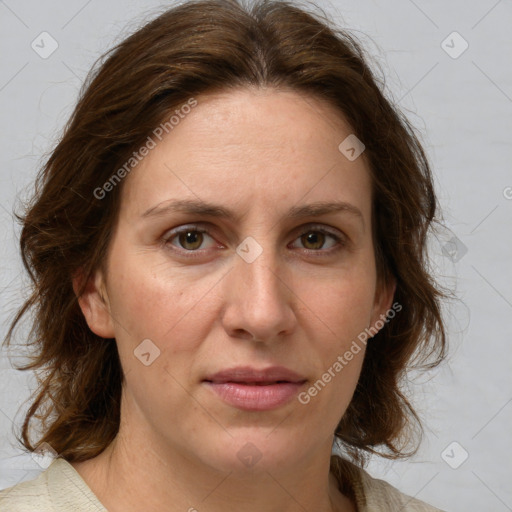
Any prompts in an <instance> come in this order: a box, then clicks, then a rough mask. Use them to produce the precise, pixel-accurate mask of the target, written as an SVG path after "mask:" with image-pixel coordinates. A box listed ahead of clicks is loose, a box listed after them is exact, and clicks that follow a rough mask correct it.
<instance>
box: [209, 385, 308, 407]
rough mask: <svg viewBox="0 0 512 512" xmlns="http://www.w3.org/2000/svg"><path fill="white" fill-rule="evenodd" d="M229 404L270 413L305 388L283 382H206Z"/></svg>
mask: <svg viewBox="0 0 512 512" xmlns="http://www.w3.org/2000/svg"><path fill="white" fill-rule="evenodd" d="M205 383H206V384H207V385H208V386H209V387H210V388H211V389H212V390H213V391H215V393H217V395H219V396H220V397H221V398H222V399H223V400H224V401H225V402H227V403H228V404H230V405H232V406H234V407H237V408H238V409H244V410H246V411H268V410H270V409H276V408H277V407H280V406H282V405H284V404H286V403H287V402H289V401H290V400H291V399H292V398H293V397H294V396H295V395H296V394H297V393H298V391H299V389H300V388H301V387H302V386H303V384H304V383H302V382H296V383H295V382H283V383H279V384H277V383H276V384H268V385H264V386H256V385H250V384H240V383H238V382H225V383H222V384H221V383H214V382H205Z"/></svg>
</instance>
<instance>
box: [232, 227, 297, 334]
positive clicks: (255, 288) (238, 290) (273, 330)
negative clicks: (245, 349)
mask: <svg viewBox="0 0 512 512" xmlns="http://www.w3.org/2000/svg"><path fill="white" fill-rule="evenodd" d="M260 240H261V243H260V242H259V241H256V240H255V239H252V240H251V239H249V240H247V239H246V240H244V241H243V242H242V243H241V244H240V246H239V247H238V248H237V255H236V258H235V263H234V268H233V269H232V271H231V272H230V273H229V276H228V283H227V285H228V287H229V289H230V290H229V292H228V294H227V295H226V297H227V298H228V303H227V304H226V306H227V309H226V315H225V318H224V321H225V323H226V325H225V327H226V328H227V329H228V330H229V331H231V332H235V331H236V332H240V331H245V332H246V333H249V334H251V335H252V337H253V338H257V339H258V340H262V341H263V340H270V339H272V338H274V337H275V336H277V335H278V334H279V333H282V332H283V331H290V329H291V327H292V325H293V321H294V320H293V319H294V314H293V311H292V305H291V302H290V299H291V296H290V291H289V289H288V287H287V286H286V285H285V283H284V282H283V281H284V279H283V278H284V276H280V275H279V274H280V272H281V271H282V270H281V269H282V268H283V267H282V265H281V262H280V256H279V253H278V250H277V248H276V247H275V243H274V242H273V241H272V236H266V237H260Z"/></svg>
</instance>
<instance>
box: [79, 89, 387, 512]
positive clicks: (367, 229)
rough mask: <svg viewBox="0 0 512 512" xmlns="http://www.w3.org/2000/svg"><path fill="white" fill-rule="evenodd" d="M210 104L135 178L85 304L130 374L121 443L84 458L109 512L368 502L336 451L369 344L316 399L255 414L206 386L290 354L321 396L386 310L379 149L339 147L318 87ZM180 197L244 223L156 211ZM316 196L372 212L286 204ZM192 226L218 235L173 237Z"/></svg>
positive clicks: (349, 507) (284, 511)
mask: <svg viewBox="0 0 512 512" xmlns="http://www.w3.org/2000/svg"><path fill="white" fill-rule="evenodd" d="M196 99H197V101H198V105H197V106H196V107H195V108H194V109H192V111H191V112H190V113H189V114H188V115H187V116H186V117H185V118H184V119H182V120H181V121H180V123H179V124H178V125H177V126H175V128H174V129H173V130H172V132H170V133H169V134H168V135H167V136H166V137H165V138H164V139H163V140H162V142H159V143H158V145H157V147H156V148H155V149H153V150H152V151H151V152H150V153H149V155H148V156H147V157H146V158H145V159H144V160H143V161H142V162H141V163H140V164H139V165H138V166H137V168H136V169H135V170H133V171H132V173H131V174H130V175H129V176H128V177H127V178H126V181H125V183H124V188H123V191H122V202H121V207H120V212H119V218H118V222H117V225H116V229H115V232H114V233H113V237H112V240H111V244H110V247H109V252H108V258H107V262H106V263H107V264H106V269H107V270H106V272H105V273H102V272H101V271H98V272H97V273H96V274H95V275H94V277H93V278H92V279H91V280H90V281H89V283H88V285H87V290H86V293H85V294H84V295H83V296H82V297H81V298H80V305H81V308H82V311H83V313H84V315H85V318H86V320H87V322H88V325H89V327H90V328H91V330H92V331H94V332H95V333H96V334H98V335H100V336H103V337H107V338H111V337H112V338H115V339H116V343H117V346H118V350H119V354H120V358H121V363H122V367H123V370H124V372H125V376H126V381H125V383H124V388H123V396H122V404H121V426H120V430H119V434H118V436H117V437H116V439H115V441H114V442H113V443H112V444H111V445H110V446H109V447H108V448H107V449H106V450H105V451H104V452H103V453H102V454H101V455H99V456H97V457H96V458H94V459H90V460H88V461H85V462H81V463H73V466H74V467H75V469H76V470H77V471H78V473H79V474H80V475H81V476H82V478H83V479H84V480H85V482H86V483H87V484H88V485H89V487H90V488H91V489H92V490H93V492H94V493H95V494H96V495H97V496H98V498H99V499H100V500H101V501H102V503H103V504H104V505H105V507H106V508H107V509H108V510H109V512H118V511H123V512H126V511H128V512H130V511H139V510H145V511H150V512H151V511H155V512H156V511H169V512H174V511H187V510H189V511H190V512H192V510H194V509H196V510H198V511H199V512H201V511H208V512H220V511H223V512H225V511H226V510H237V511H244V512H253V511H254V512H256V511H257V512H261V510H265V511H272V512H274V511H275V512H278V511H279V512H295V511H299V510H300V511H304V510H308V511H312V510H315V511H320V512H327V511H334V510H336V511H338V512H348V511H354V510H355V506H354V504H353V503H351V502H350V500H349V499H348V498H347V497H346V496H344V495H343V494H342V493H341V492H340V491H339V490H338V487H337V484H336V482H335V480H334V477H333V476H332V474H330V473H329V461H330V454H331V447H332V442H333V439H334V437H333V433H334V430H335V428H336V426H337V424H338V422H339V420H340V419H341V417H342V416H343V414H344V412H345V410H346V408H347V406H348V404H349V402H350V399H351V397H352V395H353V392H354V389H355V386H356V384H357V380H358V377H359V374H360V371H361V365H362V361H363V355H364V349H363V350H361V351H360V352H359V353H358V354H356V355H355V356H354V358H353V359H352V361H350V363H349V364H348V365H347V366H345V367H344V368H343V370H342V371H341V372H339V374H337V375H336V377H335V378H333V379H332V381H331V382H330V383H329V384H327V385H326V386H325V388H324V389H323V390H322V391H321V392H320V393H318V395H317V396H316V397H314V398H312V399H311V401H310V402H309V403H308V404H307V405H303V404H301V403H300V402H299V401H298V400H297V399H292V400H291V401H290V402H289V403H287V404H285V405H284V406H281V407H279V408H277V409H274V410H271V411H262V412H254V411H242V410H239V409H238V408H235V407H233V406H231V405H228V404H226V403H225V402H223V401H222V400H221V399H220V398H219V397H218V396H217V395H216V394H214V393H213V392H212V391H211V390H210V389H209V388H208V387H207V386H206V385H205V384H204V383H203V382H202V381H203V379H204V378H205V377H206V376H207V375H208V374H211V373H212V372H216V371H219V370H221V369H226V368H229V367H233V366H236V365H248V366H253V367H257V368H266V367H269V366H272V365H282V366H285V367H287V368H290V369H292V370H294V371H296V372H297V373H299V374H301V375H303V376H305V378H307V380H308V382H307V383H306V384H305V385H304V387H303V390H307V389H308V388H309V387H310V386H311V384H312V383H314V382H315V381H317V380H318V379H319V378H320V376H321V375H322V374H323V373H324V372H325V371H326V370H327V369H328V368H329V367H331V366H332V364H333V362H334V361H335V360H336V358H337V357H338V356H340V355H343V354H344V353H345V352H346V350H348V348H349V347H350V344H351V343H352V341H353V340H354V339H356V338H357V335H358V334H359V333H360V332H362V331H363V330H364V329H365V328H367V327H369V326H371V325H373V324H374V323H375V321H376V320H378V319H379V317H380V315H381V314H384V313H385V312H386V311H387V310H388V309H389V307H390V305H391V302H392V297H393V293H394V285H389V286H387V287H386V288H384V287H378V286H377V275H376V267H375V259H374V247H373V245H372V236H371V182H370V175H369V172H368V168H367V163H366V161H365V158H364V153H363V155H362V156H360V157H359V158H357V159H356V160H355V161H353V162H351V161H349V160H348V159H347V158H345V156H344V155H343V154H342V153H341V152H340V151H339V150H338V145H339V144H340V142H341V141H343V140H344V139H345V138H346V137H347V136H348V135H349V134H351V133H352V130H351V128H350V126H349V125H348V124H347V123H346V122H345V121H344V120H343V118H342V117H341V116H340V115H339V113H337V112H335V111H333V109H332V107H331V106H330V105H328V104H327V103H324V102H323V100H321V99H316V98H314V97H312V96H304V95H302V94H301V93H298V92H294V91H289V90H280V91H278V90H275V89H254V88H241V89H237V90H234V91H230V92H224V93H216V94H209V95H203V96H200V97H198V98H196ZM177 199H192V200H197V199H201V200H202V201H205V202H212V203H218V204H221V205H222V206H224V207H226V208H229V209H232V210H233V211H234V213H235V214H236V215H237V216H238V219H236V220H230V219H225V218H216V217H209V216H206V215H192V214H183V213H176V212H167V213H163V214H161V215H158V216H147V217H142V214H143V213H144V212H146V211H147V210H148V209H151V208H153V207H155V206H157V205H160V206H165V205H166V204H169V202H170V201H172V200H177ZM319 201H344V202H346V203H349V204H350V205H352V206H353V207H354V208H357V209H358V210H359V211H360V216H359V215H356V214H353V213H350V212H348V211H341V212H335V213H329V214H326V215H322V216H308V217H305V218H300V219H294V218H290V217H289V216H288V215H287V212H288V210H289V209H290V208H291V207H294V206H299V205H305V204H311V203H314V202H319ZM191 223H194V224H196V225H197V226H198V227H201V228H204V229H207V230H208V234H204V235H200V234H197V235H196V236H197V237H198V241H197V243H195V242H193V241H192V242H190V241H189V242H188V243H187V239H186V238H185V237H181V238H179V237H177V236H175V237H174V238H172V235H173V234H174V232H173V233H170V232H171V231H172V230H174V229H175V228H179V227H183V226H185V227H190V224H191ZM319 228H325V229H328V230H331V231H332V232H333V233H334V234H335V235H337V236H339V237H340V239H342V241H344V243H343V244H341V245H340V244H339V243H338V242H337V241H336V240H335V239H334V238H332V237H331V236H330V235H325V237H324V238H323V237H322V234H321V233H318V229H319ZM303 233H310V238H308V237H307V236H303V237H301V235H302V234H303ZM315 235H316V239H315ZM201 236H202V237H203V238H202V239H201ZM249 236H251V237H253V238H254V239H255V240H256V241H257V243H258V244H259V246H260V247H261V249H262V253H261V254H260V255H259V256H258V257H257V258H256V259H255V260H254V261H253V262H252V263H248V262H247V261H245V260H244V259H243V258H241V257H240V256H239V255H238V254H237V252H236V249H237V247H238V246H239V245H240V244H241V243H242V241H244V240H245V239H246V237H249ZM311 237H312V238H311ZM311 240H312V241H311ZM180 241H181V244H180ZM336 248H338V249H339V250H336V251H333V249H336ZM187 250H188V252H187ZM194 251H195V252H194ZM191 253H194V254H195V257H188V258H187V254H191ZM75 285H77V283H75ZM144 339H150V340H151V341H152V343H154V344H155V346H157V347H158V349H159V350H160V356H159V357H158V358H156V359H155V360H154V361H153V362H152V364H151V365H149V366H145V365H144V364H142V363H141V361H140V360H139V359H138V358H137V357H135V356H134V350H135V349H136V347H137V346H138V345H139V344H140V343H141V341H142V340H144ZM248 442H250V443H252V444H253V445H254V446H255V447H256V448H257V450H258V452H259V453H260V455H261V458H260V460H259V461H258V462H257V463H256V464H254V465H253V466H251V467H248V466H246V465H244V464H242V463H241V461H240V459H239V458H238V456H237V454H238V452H239V450H240V449H241V448H242V447H244V445H246V443H248Z"/></svg>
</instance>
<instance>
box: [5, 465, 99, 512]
mask: <svg viewBox="0 0 512 512" xmlns="http://www.w3.org/2000/svg"><path fill="white" fill-rule="evenodd" d="M70 510H73V512H106V509H105V508H104V507H103V505H102V504H101V503H100V501H99V500H98V498H97V497H96V496H95V495H94V494H93V492H92V490H91V489H90V488H89V487H88V486H87V484H86V483H85V482H84V481H83V480H82V478H81V477H80V475H79V474H78V473H77V472H76V470H75V469H74V468H73V466H72V465H71V464H70V463H69V462H67V461H66V460H65V459H62V458H57V459H55V460H54V461H53V462H52V463H51V465H50V466H49V467H48V468H47V469H46V470H45V471H43V472H42V473H41V474H40V475H39V476H38V477H37V478H35V479H34V480H29V481H28V482H22V483H20V484H18V485H15V486H13V487H9V488H8V489H4V490H3V491H0V511H2V512H3V511H6V512H69V511H70Z"/></svg>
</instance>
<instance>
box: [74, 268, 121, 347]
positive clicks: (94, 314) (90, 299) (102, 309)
mask: <svg viewBox="0 0 512 512" xmlns="http://www.w3.org/2000/svg"><path fill="white" fill-rule="evenodd" d="M84 279H85V276H84V275H83V273H82V272H81V271H79V272H78V273H77V274H76V275H75V276H74V277H73V290H74V292H75V295H76V296H77V298H78V304H79V306H80V309H81V310H82V313H83V315H84V317H85V321H86V322H87V325H88V326H89V329H91V331H92V332H93V333H94V334H97V335H98V336H101V337H102V338H114V337H115V333H114V322H113V321H112V316H111V315H110V304H109V300H108V295H107V290H106V286H105V279H104V276H103V273H102V271H101V270H96V271H95V272H94V273H93V274H92V275H91V276H90V277H89V278H88V279H87V282H86V283H85V287H84V288H83V286H84ZM80 290H83V291H82V294H81V295H79V293H80Z"/></svg>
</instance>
